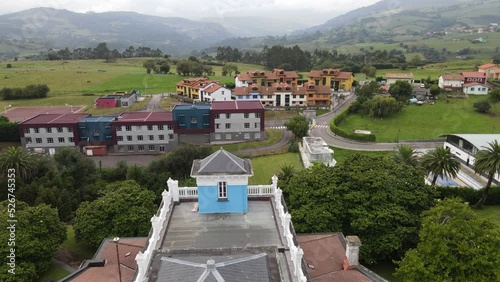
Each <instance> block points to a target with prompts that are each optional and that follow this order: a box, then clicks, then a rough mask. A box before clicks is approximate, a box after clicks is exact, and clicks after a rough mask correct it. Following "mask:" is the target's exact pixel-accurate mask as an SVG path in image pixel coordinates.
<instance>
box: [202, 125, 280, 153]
mask: <svg viewBox="0 0 500 282" xmlns="http://www.w3.org/2000/svg"><path fill="white" fill-rule="evenodd" d="M265 132H266V136H267V138H266V139H265V140H263V141H250V142H244V143H237V144H228V145H222V147H224V150H226V151H230V152H233V153H238V151H239V150H245V149H252V148H260V147H265V146H269V145H273V144H276V143H278V142H279V141H280V139H281V134H282V131H281V130H278V129H267V130H266V131H265ZM220 147H221V145H213V146H212V148H213V151H214V152H215V151H217V150H219V149H220Z"/></svg>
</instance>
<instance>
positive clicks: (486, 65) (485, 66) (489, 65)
mask: <svg viewBox="0 0 500 282" xmlns="http://www.w3.org/2000/svg"><path fill="white" fill-rule="evenodd" d="M491 68H498V66H497V65H495V64H484V65H482V66H479V67H478V69H491Z"/></svg>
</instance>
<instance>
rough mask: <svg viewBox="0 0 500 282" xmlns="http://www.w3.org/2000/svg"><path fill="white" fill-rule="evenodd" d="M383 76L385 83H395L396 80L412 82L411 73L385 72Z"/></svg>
mask: <svg viewBox="0 0 500 282" xmlns="http://www.w3.org/2000/svg"><path fill="white" fill-rule="evenodd" d="M385 77H386V79H387V83H386V84H387V85H389V86H390V85H391V84H394V83H396V81H398V80H402V81H407V82H409V83H413V73H411V72H410V73H386V74H385Z"/></svg>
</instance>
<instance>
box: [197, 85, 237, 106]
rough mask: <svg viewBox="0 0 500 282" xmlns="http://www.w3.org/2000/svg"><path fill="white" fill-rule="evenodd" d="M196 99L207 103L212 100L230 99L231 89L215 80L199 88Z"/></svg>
mask: <svg viewBox="0 0 500 282" xmlns="http://www.w3.org/2000/svg"><path fill="white" fill-rule="evenodd" d="M197 100H198V101H203V102H209V103H212V102H213V101H231V89H229V88H226V87H224V86H222V85H220V84H218V83H215V82H214V83H210V84H209V85H207V86H205V87H202V88H200V90H199V95H198V99H197Z"/></svg>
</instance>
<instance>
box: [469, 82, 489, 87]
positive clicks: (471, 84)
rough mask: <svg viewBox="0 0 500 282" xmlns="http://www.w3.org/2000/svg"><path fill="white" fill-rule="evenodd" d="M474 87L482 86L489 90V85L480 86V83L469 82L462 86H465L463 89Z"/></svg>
mask: <svg viewBox="0 0 500 282" xmlns="http://www.w3.org/2000/svg"><path fill="white" fill-rule="evenodd" d="M475 85H481V86H484V87H487V88H490V86H489V85H486V84H482V83H480V82H469V83H465V84H464V86H465V87H469V86H475Z"/></svg>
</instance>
